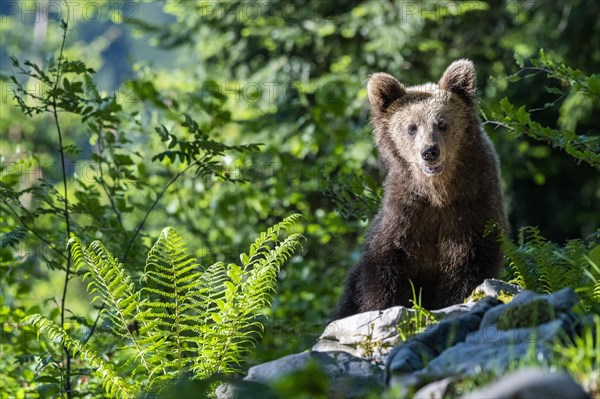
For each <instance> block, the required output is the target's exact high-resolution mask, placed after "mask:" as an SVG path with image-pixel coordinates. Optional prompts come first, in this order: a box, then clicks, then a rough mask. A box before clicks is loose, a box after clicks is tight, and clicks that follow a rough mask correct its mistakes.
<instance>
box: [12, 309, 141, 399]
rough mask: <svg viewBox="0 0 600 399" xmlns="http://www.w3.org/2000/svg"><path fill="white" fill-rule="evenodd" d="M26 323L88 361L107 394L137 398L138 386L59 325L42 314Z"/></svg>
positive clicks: (26, 320)
mask: <svg viewBox="0 0 600 399" xmlns="http://www.w3.org/2000/svg"><path fill="white" fill-rule="evenodd" d="M24 322H25V323H27V324H32V325H34V326H36V327H37V330H38V335H40V334H42V335H44V337H45V338H46V339H47V340H48V341H51V342H56V343H58V344H61V345H64V346H65V347H67V349H68V350H69V351H70V352H71V353H72V354H73V355H74V356H77V355H78V356H79V357H80V358H81V359H83V360H84V361H86V362H87V363H88V364H89V365H90V367H91V368H92V369H93V370H94V372H95V373H96V374H97V375H98V376H100V378H101V379H102V386H103V388H104V389H105V390H106V393H108V394H109V395H111V396H113V397H115V398H119V399H129V398H134V397H135V393H134V392H133V391H132V389H131V388H134V389H136V388H137V387H136V386H133V387H132V386H131V384H129V383H128V382H126V381H125V380H124V379H123V378H121V377H119V376H118V375H117V373H116V372H115V370H114V367H113V365H112V364H110V363H107V362H105V361H104V360H103V359H102V358H101V357H100V356H99V355H98V354H97V353H95V352H94V351H92V350H91V349H89V348H87V347H86V346H85V345H83V344H82V343H81V342H79V341H78V340H76V339H73V338H71V337H70V336H69V334H68V333H67V332H66V331H65V330H64V329H63V328H62V327H60V326H59V325H58V324H56V323H54V322H53V321H51V320H48V319H47V318H45V317H44V316H42V315H40V314H34V315H31V316H28V317H27V318H25V320H24Z"/></svg>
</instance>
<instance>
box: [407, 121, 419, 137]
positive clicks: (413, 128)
mask: <svg viewBox="0 0 600 399" xmlns="http://www.w3.org/2000/svg"><path fill="white" fill-rule="evenodd" d="M415 133H417V125H415V124H414V123H411V124H410V125H408V134H410V135H411V136H413V135H414V134H415Z"/></svg>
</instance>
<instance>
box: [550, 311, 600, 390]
mask: <svg viewBox="0 0 600 399" xmlns="http://www.w3.org/2000/svg"><path fill="white" fill-rule="evenodd" d="M592 320H593V321H592V322H591V323H589V324H588V325H586V326H585V327H584V329H583V331H582V332H581V334H579V335H576V336H575V337H574V338H573V339H572V340H570V341H569V342H568V343H567V345H565V344H564V343H563V342H561V343H556V344H555V345H554V346H553V352H554V359H553V362H554V364H555V365H556V366H557V367H561V368H564V369H565V370H566V371H567V372H568V373H569V374H571V375H572V376H573V378H575V380H577V382H579V383H580V384H581V385H582V386H583V388H584V389H585V390H586V392H588V393H589V394H590V397H592V398H595V397H598V395H600V315H597V314H596V315H594V316H593V319H592Z"/></svg>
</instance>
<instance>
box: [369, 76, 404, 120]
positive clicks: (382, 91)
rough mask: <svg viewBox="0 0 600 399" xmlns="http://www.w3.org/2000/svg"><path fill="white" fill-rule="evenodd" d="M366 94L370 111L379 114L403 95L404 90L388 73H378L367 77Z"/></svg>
mask: <svg viewBox="0 0 600 399" xmlns="http://www.w3.org/2000/svg"><path fill="white" fill-rule="evenodd" d="M367 92H368V94H369V102H370V103H371V109H372V110H373V112H374V113H375V114H381V113H383V112H385V110H386V109H387V108H388V107H389V106H390V104H391V103H393V102H394V101H395V100H397V99H398V98H400V97H401V96H402V95H404V93H406V89H405V88H404V86H402V83H400V82H399V81H398V79H396V78H395V77H393V76H392V75H390V74H389V73H383V72H379V73H374V74H373V75H371V76H369V81H368V83H367Z"/></svg>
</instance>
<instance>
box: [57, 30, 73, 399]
mask: <svg viewBox="0 0 600 399" xmlns="http://www.w3.org/2000/svg"><path fill="white" fill-rule="evenodd" d="M62 24H63V25H62V26H63V37H62V43H61V46H60V53H59V56H58V64H57V68H56V81H55V82H54V90H53V93H52V115H53V117H54V124H55V126H56V132H57V133H58V145H59V148H58V150H59V153H60V162H61V168H62V178H63V190H64V197H65V210H64V217H65V221H66V223H67V241H69V239H70V238H71V223H70V219H69V197H68V186H67V168H66V163H65V150H64V146H63V137H62V131H61V129H60V122H59V120H58V111H57V108H58V104H57V99H56V90H57V89H58V84H59V82H60V72H61V69H60V68H61V66H62V61H63V53H64V49H65V43H66V41H67V26H68V25H67V23H66V22H64V21H63V22H62ZM70 274H71V252H70V251H67V266H66V269H65V283H64V286H63V293H62V298H61V301H60V325H61V326H62V328H63V329H64V328H65V307H66V300H67V287H68V285H69V277H70ZM63 351H64V353H65V369H66V370H65V374H66V375H65V391H66V394H67V399H71V398H72V397H73V393H72V391H71V354H70V353H69V350H68V349H67V347H66V346H65V345H63Z"/></svg>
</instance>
